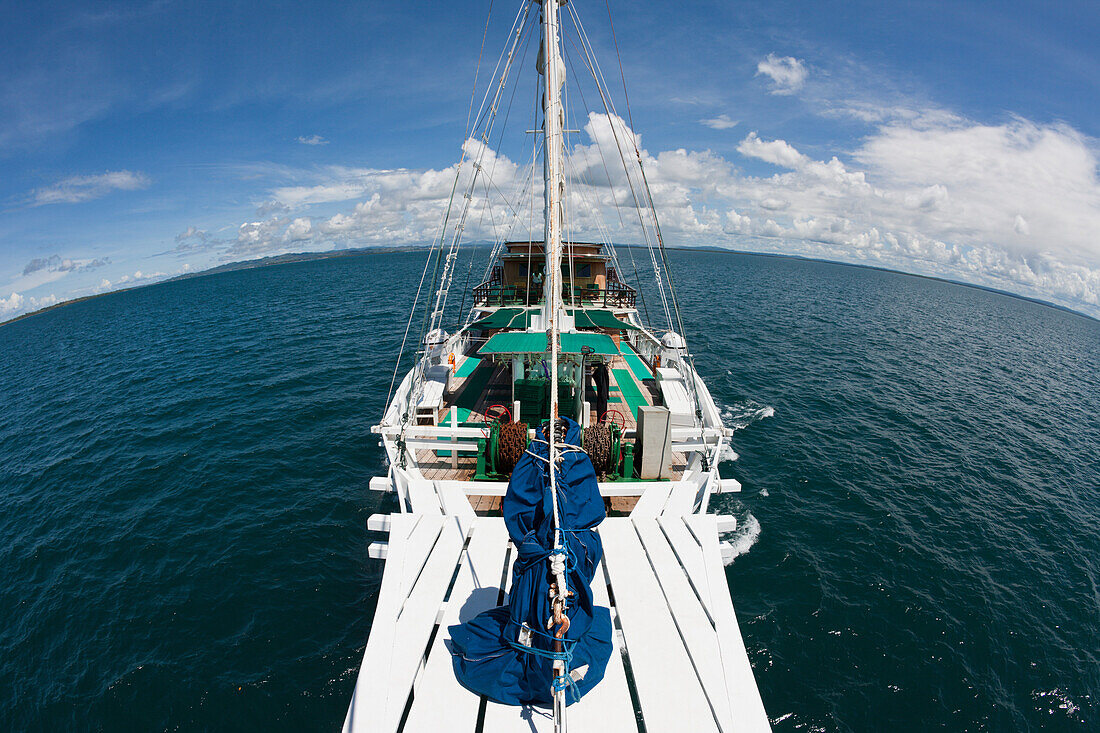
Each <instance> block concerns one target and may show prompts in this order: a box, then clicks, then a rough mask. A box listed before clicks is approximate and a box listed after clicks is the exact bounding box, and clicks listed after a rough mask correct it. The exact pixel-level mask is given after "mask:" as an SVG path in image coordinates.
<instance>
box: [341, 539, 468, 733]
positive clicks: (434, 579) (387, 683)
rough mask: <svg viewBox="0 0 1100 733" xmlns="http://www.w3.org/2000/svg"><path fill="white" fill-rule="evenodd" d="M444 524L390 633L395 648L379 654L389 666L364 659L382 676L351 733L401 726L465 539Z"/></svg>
mask: <svg viewBox="0 0 1100 733" xmlns="http://www.w3.org/2000/svg"><path fill="white" fill-rule="evenodd" d="M443 525H444V526H443V530H442V531H441V532H440V535H439V541H438V542H437V543H436V545H435V547H434V548H432V552H431V554H430V555H429V556H428V561H427V563H425V565H424V570H423V571H422V572H421V573H420V576H419V577H418V578H417V579H416V582H415V584H414V585H413V588H412V592H411V593H410V594H409V597H408V599H407V600H406V602H405V605H404V608H402V609H401V613H400V614H399V615H398V617H397V623H396V625H395V626H394V629H393V639H394V643H392V644H391V645H390V649H389V650H388V654H385V655H384V656H385V658H386V659H387V661H388V664H376V663H375V660H373V659H368V658H365V659H364V666H365V667H366V666H369V667H373V668H375V669H377V670H385V676H384V678H383V679H381V680H378V681H377V683H376V684H375V685H374V686H373V689H372V694H370V695H368V696H365V700H364V702H365V703H366V704H364V705H363V709H364V711H365V712H366V711H369V713H368V715H363V716H360V717H359V718H358V719H357V721H356V722H357V724H358V725H356V726H355V727H354V728H353V730H354V731H356V733H358V731H372V732H374V733H390V732H391V731H396V730H397V728H398V725H399V724H400V722H401V715H402V713H404V711H405V705H406V703H407V702H408V699H409V693H410V692H411V691H412V685H413V680H414V679H415V677H416V672H417V670H418V669H419V667H420V664H421V661H422V660H423V658H424V652H425V649H427V645H428V638H429V637H430V636H431V632H432V629H434V628H435V620H436V617H437V615H438V614H439V609H440V606H441V604H442V603H443V598H444V596H445V595H446V593H447V587H448V586H449V585H450V581H451V577H452V576H453V575H454V571H455V567H456V565H457V563H458V556H459V553H460V552H461V551H462V546H463V544H464V543H465V539H466V538H465V531H464V530H463V528H462V526H461V522H460V521H459V520H458V519H457V518H447V519H445V520H444V521H443ZM398 640H399V641H398ZM360 692H362V691H360Z"/></svg>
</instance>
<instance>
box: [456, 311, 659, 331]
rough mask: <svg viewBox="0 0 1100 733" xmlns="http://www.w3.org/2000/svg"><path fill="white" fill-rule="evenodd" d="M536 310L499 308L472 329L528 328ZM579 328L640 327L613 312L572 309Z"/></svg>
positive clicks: (624, 329)
mask: <svg viewBox="0 0 1100 733" xmlns="http://www.w3.org/2000/svg"><path fill="white" fill-rule="evenodd" d="M536 310H538V309H536V308H499V309H497V310H495V311H493V312H492V313H490V314H489V315H487V316H485V317H484V318H482V319H480V320H477V321H474V322H473V323H471V324H470V328H477V329H481V330H487V329H490V328H492V329H497V328H527V327H528V326H529V325H531V314H532V313H534V312H535V311H536ZM569 314H570V315H571V316H573V317H574V319H575V321H576V324H577V328H606V329H609V330H612V331H637V330H638V327H637V326H635V325H634V324H632V323H627V322H626V321H620V320H619V319H618V318H616V317H615V314H614V313H612V312H611V311H605V310H598V309H595V308H570V309H569Z"/></svg>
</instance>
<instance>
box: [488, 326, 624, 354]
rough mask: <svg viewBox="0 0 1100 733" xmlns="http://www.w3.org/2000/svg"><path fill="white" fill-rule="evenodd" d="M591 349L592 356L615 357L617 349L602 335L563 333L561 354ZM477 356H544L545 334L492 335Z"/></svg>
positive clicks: (521, 332)
mask: <svg viewBox="0 0 1100 733" xmlns="http://www.w3.org/2000/svg"><path fill="white" fill-rule="evenodd" d="M586 346H587V347H589V348H591V349H592V353H593V354H598V355H600V356H616V355H617V354H618V353H619V349H618V347H616V346H615V342H614V341H613V340H612V339H611V337H610V336H608V335H607V334H603V333H563V334H562V335H561V351H562V353H563V354H579V353H581V350H582V349H583V348H584V347H586ZM477 353H479V354H545V353H546V333H545V332H535V333H528V332H526V331H511V332H505V333H498V334H494V335H493V337H492V338H490V339H489V340H488V341H487V342H485V345H484V346H482V347H481V348H480V349H478V350H477Z"/></svg>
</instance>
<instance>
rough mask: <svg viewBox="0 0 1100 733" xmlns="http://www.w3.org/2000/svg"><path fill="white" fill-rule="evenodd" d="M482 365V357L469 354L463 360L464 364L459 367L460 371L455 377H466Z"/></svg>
mask: <svg viewBox="0 0 1100 733" xmlns="http://www.w3.org/2000/svg"><path fill="white" fill-rule="evenodd" d="M480 365H481V359H478V358H477V357H474V356H467V357H466V358H465V359H464V360H463V361H462V366H460V367H459V368H458V371H457V372H455V378H456V379H465V378H466V377H468V376H470V375H471V374H473V373H474V370H475V369H477V368H478V366H480Z"/></svg>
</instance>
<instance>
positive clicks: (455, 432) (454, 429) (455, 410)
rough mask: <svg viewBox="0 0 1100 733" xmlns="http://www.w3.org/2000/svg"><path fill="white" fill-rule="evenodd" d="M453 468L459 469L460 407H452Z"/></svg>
mask: <svg viewBox="0 0 1100 733" xmlns="http://www.w3.org/2000/svg"><path fill="white" fill-rule="evenodd" d="M451 468H458V407H456V406H455V405H451Z"/></svg>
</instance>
